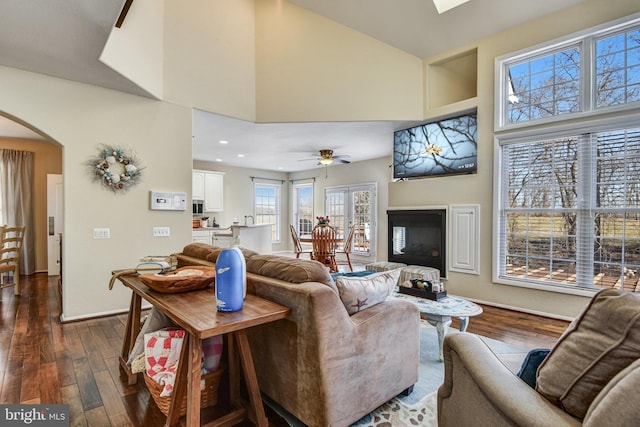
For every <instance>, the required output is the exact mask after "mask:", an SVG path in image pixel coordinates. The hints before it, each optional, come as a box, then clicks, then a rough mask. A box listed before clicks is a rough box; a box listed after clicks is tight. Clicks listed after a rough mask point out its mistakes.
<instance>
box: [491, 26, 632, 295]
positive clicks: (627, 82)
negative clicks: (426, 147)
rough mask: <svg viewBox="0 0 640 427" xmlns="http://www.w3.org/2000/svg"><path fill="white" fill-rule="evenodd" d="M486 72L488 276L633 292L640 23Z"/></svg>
mask: <svg viewBox="0 0 640 427" xmlns="http://www.w3.org/2000/svg"><path fill="white" fill-rule="evenodd" d="M497 67H499V68H498V70H499V72H498V73H496V74H497V77H498V84H497V85H496V87H497V88H499V94H498V97H497V99H499V103H497V105H498V104H499V105H498V110H499V111H496V115H497V116H498V117H499V120H498V121H497V123H496V127H497V129H496V163H495V165H496V167H497V172H496V175H495V178H496V189H497V190H498V191H496V193H495V194H496V197H495V202H494V212H495V214H494V215H495V223H496V227H495V228H494V233H495V236H494V254H495V257H494V259H495V265H494V280H495V281H496V282H498V283H506V284H514V285H522V286H530V287H539V288H543V289H550V290H557V291H560V292H568V293H583V294H584V293H585V291H586V292H593V291H597V290H600V289H602V288H612V287H615V288H619V289H625V290H630V291H634V292H635V291H637V292H640V284H639V283H638V281H639V279H640V17H639V16H637V15H636V16H635V17H632V18H629V19H627V20H626V22H625V21H624V20H623V21H618V22H615V23H612V24H610V25H606V26H602V27H598V28H597V29H593V30H591V31H587V32H584V33H582V34H580V35H578V36H575V37H570V38H567V39H566V40H564V41H562V42H556V43H549V44H548V45H547V46H545V47H537V48H535V49H531V51H530V52H520V53H518V54H517V55H510V56H505V57H502V58H498V61H497ZM513 125H517V126H513ZM503 129H505V130H506V129H510V130H511V131H510V132H508V133H507V132H501V131H502V130H503Z"/></svg>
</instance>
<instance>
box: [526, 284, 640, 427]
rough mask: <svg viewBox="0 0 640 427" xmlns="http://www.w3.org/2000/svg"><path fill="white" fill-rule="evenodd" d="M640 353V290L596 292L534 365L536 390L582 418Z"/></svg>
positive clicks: (568, 411)
mask: <svg viewBox="0 0 640 427" xmlns="http://www.w3.org/2000/svg"><path fill="white" fill-rule="evenodd" d="M638 357H640V295H636V294H632V293H630V292H622V291H618V290H616V289H607V290H604V291H600V292H598V293H597V294H596V295H595V296H594V297H593V298H592V299H591V301H590V302H589V304H588V305H587V307H585V309H584V310H583V311H582V313H581V314H580V315H579V316H578V317H577V318H576V319H575V320H574V321H573V322H572V323H571V324H570V325H569V327H568V328H567V330H566V331H565V332H564V333H563V334H562V336H561V337H560V339H559V340H558V342H557V343H556V345H555V346H554V347H553V349H552V350H551V353H549V355H548V356H547V357H546V358H545V359H544V361H543V362H542V364H541V365H540V367H539V368H538V374H537V381H536V390H537V391H538V392H539V393H541V394H542V395H543V396H545V397H546V398H547V399H549V400H550V401H551V402H553V403H554V404H556V405H558V406H560V407H561V408H563V409H564V410H565V411H566V412H567V413H569V414H571V415H573V416H574V417H577V418H580V419H582V418H584V416H585V414H586V413H587V410H588V409H589V406H590V405H591V402H593V400H594V399H595V397H596V396H597V395H598V393H600V391H601V390H602V389H603V388H604V387H605V385H606V384H607V383H608V382H609V381H610V380H611V379H612V378H613V377H615V376H616V375H617V374H618V373H619V372H620V371H622V370H623V369H625V368H626V367H627V366H629V365H630V364H631V363H633V362H634V361H635V360H637V359H638Z"/></svg>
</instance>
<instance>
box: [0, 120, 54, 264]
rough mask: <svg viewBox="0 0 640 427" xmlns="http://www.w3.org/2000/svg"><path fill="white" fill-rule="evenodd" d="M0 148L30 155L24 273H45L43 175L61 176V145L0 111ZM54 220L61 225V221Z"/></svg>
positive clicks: (47, 224) (47, 235)
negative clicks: (28, 256)
mask: <svg viewBox="0 0 640 427" xmlns="http://www.w3.org/2000/svg"><path fill="white" fill-rule="evenodd" d="M0 149H2V150H16V151H27V152H31V153H33V159H34V160H33V162H34V165H33V184H32V188H31V200H32V209H33V220H32V222H33V224H32V226H31V230H29V231H28V232H27V233H26V234H25V248H27V245H30V249H28V250H31V251H33V261H32V262H31V263H32V265H30V266H28V271H26V272H27V273H28V274H31V273H40V272H48V270H49V266H48V258H49V251H50V243H49V240H50V236H51V231H52V230H51V229H50V228H51V227H50V220H49V214H48V212H47V201H48V196H47V175H50V174H53V175H59V176H61V175H62V146H61V145H60V144H59V143H58V142H56V141H54V140H53V139H52V138H50V137H49V136H47V135H45V134H44V133H42V132H40V131H38V130H37V129H34V128H33V127H32V126H30V125H29V124H27V123H24V122H22V121H21V120H19V119H18V118H16V117H14V116H11V115H9V114H6V113H3V112H1V111H0ZM0 204H1V202H0ZM0 209H2V207H1V206H0ZM4 214H5V215H4V217H3V218H2V219H0V222H1V223H7V222H8V221H7V220H6V219H7V216H8V214H9V213H8V212H4ZM0 217H2V213H0ZM57 221H59V223H60V225H62V218H59V219H58V220H57ZM54 233H55V232H54ZM58 248H59V246H58Z"/></svg>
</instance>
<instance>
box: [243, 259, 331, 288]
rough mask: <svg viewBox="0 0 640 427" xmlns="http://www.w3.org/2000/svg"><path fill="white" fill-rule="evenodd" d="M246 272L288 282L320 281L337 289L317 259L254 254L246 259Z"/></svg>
mask: <svg viewBox="0 0 640 427" xmlns="http://www.w3.org/2000/svg"><path fill="white" fill-rule="evenodd" d="M247 272H249V273H254V274H259V275H261V276H266V277H271V278H272V279H279V280H284V281H285V282H290V283H306V282H320V283H323V284H325V285H327V286H329V287H330V288H331V289H333V290H334V291H336V292H337V291H338V290H337V289H336V285H335V284H334V283H333V280H332V279H331V276H330V275H329V272H328V271H327V269H326V268H325V266H324V265H322V264H321V263H319V262H318V261H311V260H306V259H296V258H290V257H285V256H277V255H255V256H252V257H251V258H249V259H247Z"/></svg>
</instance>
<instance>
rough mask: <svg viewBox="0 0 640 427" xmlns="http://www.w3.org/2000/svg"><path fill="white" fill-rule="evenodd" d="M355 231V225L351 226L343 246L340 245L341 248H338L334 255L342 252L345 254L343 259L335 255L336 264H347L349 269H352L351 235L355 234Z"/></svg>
mask: <svg viewBox="0 0 640 427" xmlns="http://www.w3.org/2000/svg"><path fill="white" fill-rule="evenodd" d="M355 231H356V227H355V226H353V227H351V229H349V234H348V235H347V238H346V239H345V241H344V246H343V247H342V249H338V250H337V251H336V255H338V254H342V255H344V256H345V258H344V259H342V258H339V257H337V256H336V264H337V265H348V266H349V271H353V266H352V265H351V250H352V249H353V236H354V234H355Z"/></svg>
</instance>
